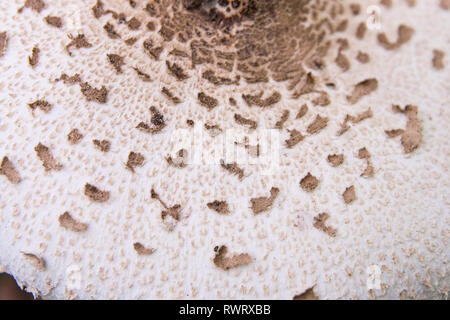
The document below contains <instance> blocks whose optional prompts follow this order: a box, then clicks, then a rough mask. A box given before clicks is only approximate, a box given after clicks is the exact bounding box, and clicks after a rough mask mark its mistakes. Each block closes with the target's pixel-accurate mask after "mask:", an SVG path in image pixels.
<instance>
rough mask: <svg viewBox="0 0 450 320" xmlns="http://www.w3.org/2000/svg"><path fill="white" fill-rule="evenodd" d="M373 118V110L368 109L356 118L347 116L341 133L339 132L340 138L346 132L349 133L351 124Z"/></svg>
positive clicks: (340, 130)
mask: <svg viewBox="0 0 450 320" xmlns="http://www.w3.org/2000/svg"><path fill="white" fill-rule="evenodd" d="M372 116H373V113H372V109H371V108H368V109H367V110H366V111H364V112H362V113H360V114H357V115H356V116H352V115H349V114H347V115H346V116H345V119H344V122H343V123H342V124H341V127H340V129H339V131H338V132H337V135H338V136H341V135H343V134H344V133H345V132H347V130H348V129H350V126H349V125H348V123H349V122H351V123H354V124H355V123H359V122H361V121H363V120H365V119H368V118H371V117H372Z"/></svg>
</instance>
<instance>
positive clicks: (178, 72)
mask: <svg viewBox="0 0 450 320" xmlns="http://www.w3.org/2000/svg"><path fill="white" fill-rule="evenodd" d="M166 66H167V70H169V74H171V75H173V76H174V77H175V78H177V80H179V81H183V80H186V79H187V78H189V75H188V74H187V73H186V72H185V71H184V70H183V68H181V67H180V66H179V65H178V64H176V63H175V62H174V63H170V62H169V61H167V60H166Z"/></svg>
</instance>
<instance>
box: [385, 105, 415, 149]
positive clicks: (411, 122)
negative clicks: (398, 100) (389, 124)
mask: <svg viewBox="0 0 450 320" xmlns="http://www.w3.org/2000/svg"><path fill="white" fill-rule="evenodd" d="M392 109H393V111H394V112H399V113H403V114H405V115H406V116H407V117H408V121H407V123H406V129H405V130H403V131H402V132H401V137H402V138H401V143H402V146H403V150H404V152H405V153H411V152H413V151H414V150H416V149H417V147H418V146H419V144H420V142H421V141H422V126H421V124H420V121H419V117H418V116H417V115H418V107H417V106H413V105H407V106H406V107H405V108H404V109H401V108H400V106H398V105H393V106H392ZM400 130H401V129H396V130H389V131H386V134H387V135H388V136H389V137H392V136H396V134H397V135H399V134H400Z"/></svg>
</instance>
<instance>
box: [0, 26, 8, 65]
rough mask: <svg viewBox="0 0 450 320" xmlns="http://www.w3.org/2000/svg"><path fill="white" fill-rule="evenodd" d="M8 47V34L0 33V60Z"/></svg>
mask: <svg viewBox="0 0 450 320" xmlns="http://www.w3.org/2000/svg"><path fill="white" fill-rule="evenodd" d="M7 47H8V34H7V33H6V31H3V32H0V58H1V57H3V56H4V55H5V52H6V48H7Z"/></svg>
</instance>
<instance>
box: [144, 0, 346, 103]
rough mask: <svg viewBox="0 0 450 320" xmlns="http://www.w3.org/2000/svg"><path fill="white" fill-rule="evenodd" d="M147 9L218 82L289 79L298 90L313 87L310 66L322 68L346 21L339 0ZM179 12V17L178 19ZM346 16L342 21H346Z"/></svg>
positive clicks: (170, 1)
mask: <svg viewBox="0 0 450 320" xmlns="http://www.w3.org/2000/svg"><path fill="white" fill-rule="evenodd" d="M145 10H146V11H147V13H148V14H149V15H150V16H152V17H154V18H156V19H158V20H159V21H160V23H161V24H160V26H161V27H160V29H159V31H158V32H159V33H160V34H161V35H162V37H163V39H164V41H165V42H171V41H175V42H177V43H179V44H182V45H184V46H185V51H186V53H185V56H184V57H183V56H182V55H179V56H177V57H176V53H174V55H173V57H174V59H190V62H191V67H193V68H195V67H196V66H198V65H204V66H208V67H209V66H210V67H211V69H210V70H208V72H205V73H204V78H205V79H206V80H208V81H210V82H212V83H214V84H233V83H236V82H237V81H238V80H239V81H242V80H244V81H245V82H246V83H260V82H268V81H269V79H271V78H272V79H274V80H275V81H287V86H288V88H289V90H293V91H294V95H297V96H299V95H301V94H303V93H305V92H303V91H302V90H305V87H308V81H309V80H311V79H310V78H308V77H307V72H305V70H304V66H308V67H310V68H313V69H321V68H322V67H323V65H324V62H323V59H322V58H323V56H324V55H325V54H326V52H327V50H328V48H329V46H330V41H329V37H328V35H330V34H332V33H334V32H335V31H336V30H338V26H339V25H342V24H345V20H343V19H342V18H341V17H340V15H341V14H342V13H343V11H344V7H343V5H342V4H341V3H340V2H339V1H336V0H322V1H321V0H278V1H274V0H252V1H232V0H231V1H227V0H223V1H211V0H159V1H152V2H151V3H149V4H148V5H147V6H146V7H145ZM174 17H176V19H175V18H174ZM341 20H342V21H341Z"/></svg>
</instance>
